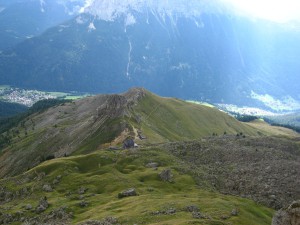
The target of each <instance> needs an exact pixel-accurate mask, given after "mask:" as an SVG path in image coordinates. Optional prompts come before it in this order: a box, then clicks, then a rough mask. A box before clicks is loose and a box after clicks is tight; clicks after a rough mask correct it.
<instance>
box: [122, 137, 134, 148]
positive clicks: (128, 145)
mask: <svg viewBox="0 0 300 225" xmlns="http://www.w3.org/2000/svg"><path fill="white" fill-rule="evenodd" d="M128 148H134V140H133V139H127V140H125V141H124V142H123V149H128Z"/></svg>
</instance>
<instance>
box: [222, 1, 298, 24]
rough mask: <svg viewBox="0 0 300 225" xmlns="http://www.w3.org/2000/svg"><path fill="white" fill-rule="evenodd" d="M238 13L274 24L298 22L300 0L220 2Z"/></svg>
mask: <svg viewBox="0 0 300 225" xmlns="http://www.w3.org/2000/svg"><path fill="white" fill-rule="evenodd" d="M221 1H223V2H225V3H227V4H229V5H231V6H232V8H234V9H235V10H236V11H237V12H238V13H240V14H246V15H248V16H253V17H257V18H262V19H267V20H271V21H274V22H279V23H286V22H290V21H300V0H221Z"/></svg>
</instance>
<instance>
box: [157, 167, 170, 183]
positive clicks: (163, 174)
mask: <svg viewBox="0 0 300 225" xmlns="http://www.w3.org/2000/svg"><path fill="white" fill-rule="evenodd" d="M159 177H160V179H161V180H162V181H165V182H172V181H173V180H172V178H173V174H172V172H171V170H170V169H165V170H163V171H162V172H161V173H160V174H159Z"/></svg>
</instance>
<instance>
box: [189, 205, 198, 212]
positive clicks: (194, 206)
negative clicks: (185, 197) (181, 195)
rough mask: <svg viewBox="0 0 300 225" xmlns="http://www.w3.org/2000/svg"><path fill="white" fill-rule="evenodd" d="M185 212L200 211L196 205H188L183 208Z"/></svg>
mask: <svg viewBox="0 0 300 225" xmlns="http://www.w3.org/2000/svg"><path fill="white" fill-rule="evenodd" d="M185 211H187V212H199V211H200V209H199V207H198V206H196V205H189V206H187V207H185Z"/></svg>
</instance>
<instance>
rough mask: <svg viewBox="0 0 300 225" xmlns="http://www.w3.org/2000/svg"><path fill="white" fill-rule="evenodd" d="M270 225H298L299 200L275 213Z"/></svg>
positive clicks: (299, 220)
mask: <svg viewBox="0 0 300 225" xmlns="http://www.w3.org/2000/svg"><path fill="white" fill-rule="evenodd" d="M272 225H300V200H299V201H295V202H293V203H292V204H291V205H290V206H289V207H287V208H285V209H280V210H279V211H278V212H276V214H275V215H274V217H273V220H272Z"/></svg>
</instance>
